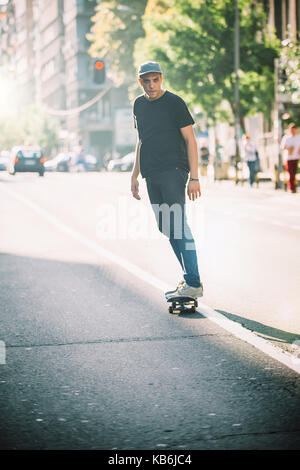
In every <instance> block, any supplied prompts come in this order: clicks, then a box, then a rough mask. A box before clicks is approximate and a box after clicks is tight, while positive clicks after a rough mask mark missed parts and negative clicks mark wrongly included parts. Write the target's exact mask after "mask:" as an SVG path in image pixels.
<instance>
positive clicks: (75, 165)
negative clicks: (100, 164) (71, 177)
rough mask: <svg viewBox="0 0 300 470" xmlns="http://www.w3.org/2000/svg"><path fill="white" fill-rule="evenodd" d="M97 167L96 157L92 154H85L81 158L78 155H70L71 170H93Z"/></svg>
mask: <svg viewBox="0 0 300 470" xmlns="http://www.w3.org/2000/svg"><path fill="white" fill-rule="evenodd" d="M96 169H97V158H96V157H94V155H91V154H87V155H84V157H83V158H79V157H78V155H76V154H73V155H72V171H74V172H80V171H95V170H96Z"/></svg>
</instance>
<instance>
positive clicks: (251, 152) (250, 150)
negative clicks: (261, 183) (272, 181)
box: [244, 134, 257, 187]
mask: <svg viewBox="0 0 300 470" xmlns="http://www.w3.org/2000/svg"><path fill="white" fill-rule="evenodd" d="M244 150H245V160H246V162H247V165H248V168H249V174H250V175H249V183H250V186H251V187H252V186H253V183H254V182H255V175H256V169H257V150H256V147H255V145H254V144H253V143H252V142H251V141H250V137H249V135H247V134H246V135H245V144H244Z"/></svg>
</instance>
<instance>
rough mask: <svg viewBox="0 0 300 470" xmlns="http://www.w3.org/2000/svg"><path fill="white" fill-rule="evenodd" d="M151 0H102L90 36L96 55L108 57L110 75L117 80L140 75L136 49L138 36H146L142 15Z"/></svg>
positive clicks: (130, 79) (94, 54)
mask: <svg viewBox="0 0 300 470" xmlns="http://www.w3.org/2000/svg"><path fill="white" fill-rule="evenodd" d="M146 4H147V0H120V1H117V0H108V1H99V5H98V6H97V7H96V14H95V15H94V16H93V17H92V21H93V22H94V25H93V26H92V28H91V32H90V34H88V35H87V39H88V40H89V41H91V47H90V49H89V53H90V55H91V56H92V57H101V58H105V60H106V64H107V70H108V75H109V76H110V78H112V79H113V80H114V82H115V83H116V84H121V83H125V82H130V81H133V80H135V78H136V70H135V67H134V60H133V50H134V45H135V41H136V40H137V38H139V37H141V36H144V29H143V25H142V16H143V13H144V11H145V7H146Z"/></svg>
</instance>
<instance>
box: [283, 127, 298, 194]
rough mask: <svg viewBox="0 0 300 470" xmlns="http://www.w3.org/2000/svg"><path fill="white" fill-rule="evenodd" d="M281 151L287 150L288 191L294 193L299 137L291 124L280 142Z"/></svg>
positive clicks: (295, 128)
mask: <svg viewBox="0 0 300 470" xmlns="http://www.w3.org/2000/svg"><path fill="white" fill-rule="evenodd" d="M281 149H282V150H287V157H286V164H285V166H286V169H287V171H288V173H289V189H290V191H291V192H292V193H296V192H297V190H296V173H297V167H298V161H299V158H300V154H299V152H300V135H299V134H297V127H296V125H295V124H294V123H291V124H290V125H289V126H288V128H287V134H286V135H285V136H283V138H282V141H281Z"/></svg>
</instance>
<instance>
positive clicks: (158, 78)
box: [139, 72, 163, 100]
mask: <svg viewBox="0 0 300 470" xmlns="http://www.w3.org/2000/svg"><path fill="white" fill-rule="evenodd" d="M162 80H163V78H162V75H161V74H160V73H153V72H150V73H146V74H145V75H143V76H142V77H141V78H139V82H140V85H141V87H142V88H143V89H144V91H145V93H146V94H147V95H148V96H149V99H150V100H155V99H157V98H159V97H160V95H161V85H162Z"/></svg>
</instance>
